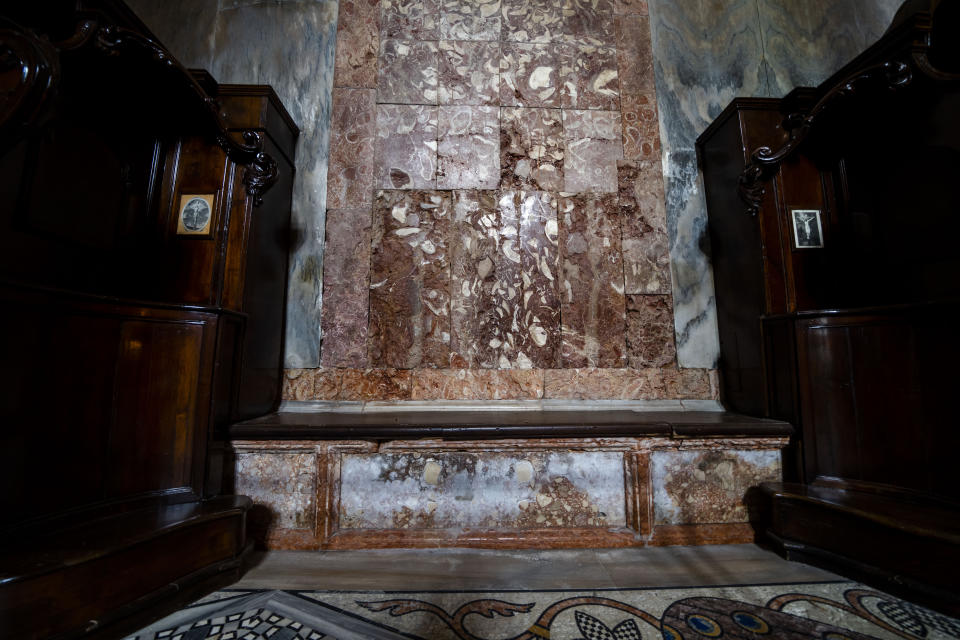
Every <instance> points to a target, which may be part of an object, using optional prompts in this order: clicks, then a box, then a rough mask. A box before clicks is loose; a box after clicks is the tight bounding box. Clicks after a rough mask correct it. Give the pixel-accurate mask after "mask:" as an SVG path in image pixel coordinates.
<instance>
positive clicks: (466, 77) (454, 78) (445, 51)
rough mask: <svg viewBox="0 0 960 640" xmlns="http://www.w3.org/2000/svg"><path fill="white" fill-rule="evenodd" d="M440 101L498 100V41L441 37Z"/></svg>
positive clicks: (497, 101) (490, 103)
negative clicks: (470, 40) (458, 39)
mask: <svg viewBox="0 0 960 640" xmlns="http://www.w3.org/2000/svg"><path fill="white" fill-rule="evenodd" d="M439 83H440V87H439V94H438V96H439V101H440V104H443V105H447V104H489V105H499V104H500V45H499V44H498V43H496V42H462V41H455V40H441V41H440V78H439Z"/></svg>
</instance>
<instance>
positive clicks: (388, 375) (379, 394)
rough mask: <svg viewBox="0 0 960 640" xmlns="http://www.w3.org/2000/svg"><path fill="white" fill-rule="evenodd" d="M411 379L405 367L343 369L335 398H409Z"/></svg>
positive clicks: (362, 399) (357, 399)
mask: <svg viewBox="0 0 960 640" xmlns="http://www.w3.org/2000/svg"><path fill="white" fill-rule="evenodd" d="M411 380H412V375H411V372H410V371H409V370H406V369H390V368H386V369H382V368H381V369H344V370H343V372H342V374H341V382H340V391H339V393H338V394H337V400H346V401H373V400H409V399H410V394H411V384H412V382H411Z"/></svg>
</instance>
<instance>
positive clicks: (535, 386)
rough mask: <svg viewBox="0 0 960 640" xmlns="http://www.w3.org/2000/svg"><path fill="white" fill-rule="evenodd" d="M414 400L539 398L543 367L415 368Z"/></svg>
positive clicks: (541, 388)
mask: <svg viewBox="0 0 960 640" xmlns="http://www.w3.org/2000/svg"><path fill="white" fill-rule="evenodd" d="M412 387H413V389H412V393H411V397H412V398H413V399H414V400H537V399H539V398H542V397H543V371H542V370H536V369H420V370H417V371H414V372H413V382H412Z"/></svg>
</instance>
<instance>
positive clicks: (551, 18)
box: [500, 0, 563, 42]
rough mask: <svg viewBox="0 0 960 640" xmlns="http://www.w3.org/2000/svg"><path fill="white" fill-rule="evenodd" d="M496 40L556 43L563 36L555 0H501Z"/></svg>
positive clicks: (561, 15)
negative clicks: (497, 37) (498, 36)
mask: <svg viewBox="0 0 960 640" xmlns="http://www.w3.org/2000/svg"><path fill="white" fill-rule="evenodd" d="M502 7H503V8H502V11H501V14H502V17H503V19H502V21H501V30H500V39H501V40H503V41H505V42H557V41H558V40H560V39H561V38H562V37H563V10H562V7H561V6H560V3H559V2H557V0H502Z"/></svg>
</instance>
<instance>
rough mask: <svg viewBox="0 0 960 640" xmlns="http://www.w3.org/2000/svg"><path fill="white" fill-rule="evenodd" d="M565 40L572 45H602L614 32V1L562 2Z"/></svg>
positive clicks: (578, 0)
mask: <svg viewBox="0 0 960 640" xmlns="http://www.w3.org/2000/svg"><path fill="white" fill-rule="evenodd" d="M561 7H562V15H563V39H564V40H566V41H567V42H570V43H572V44H592V45H597V44H602V43H604V42H609V41H610V34H611V33H612V32H613V13H614V11H613V9H614V7H613V0H561Z"/></svg>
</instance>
